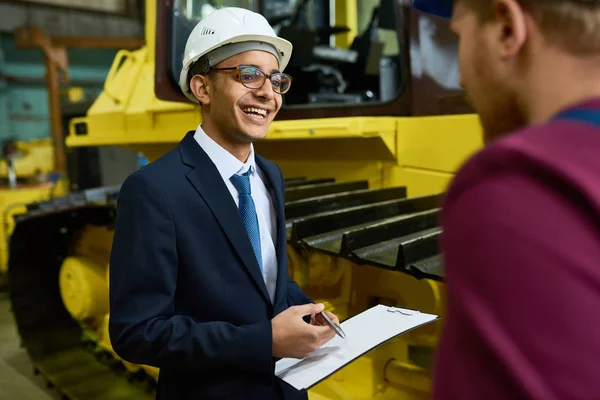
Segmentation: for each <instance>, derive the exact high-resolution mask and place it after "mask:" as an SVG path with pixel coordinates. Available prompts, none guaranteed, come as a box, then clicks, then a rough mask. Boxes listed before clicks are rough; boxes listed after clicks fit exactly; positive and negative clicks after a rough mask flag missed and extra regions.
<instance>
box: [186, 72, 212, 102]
mask: <svg viewBox="0 0 600 400" xmlns="http://www.w3.org/2000/svg"><path fill="white" fill-rule="evenodd" d="M212 89H213V88H212V82H211V81H210V79H209V78H208V77H207V76H205V75H194V76H193V77H192V79H191V80H190V90H191V91H192V93H193V94H194V96H196V98H197V99H198V101H199V102H200V104H201V105H203V106H206V105H208V104H210V94H211V93H212Z"/></svg>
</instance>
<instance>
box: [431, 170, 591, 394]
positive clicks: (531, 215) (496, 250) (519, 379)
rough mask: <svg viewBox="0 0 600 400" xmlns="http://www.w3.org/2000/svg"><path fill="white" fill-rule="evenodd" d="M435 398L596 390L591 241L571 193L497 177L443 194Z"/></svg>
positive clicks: (585, 216) (511, 174) (513, 174)
mask: <svg viewBox="0 0 600 400" xmlns="http://www.w3.org/2000/svg"><path fill="white" fill-rule="evenodd" d="M448 199H449V202H448V206H447V208H446V209H445V210H444V211H443V217H442V224H443V237H442V252H443V254H444V266H445V273H446V279H447V315H446V319H445V328H444V334H443V335H442V340H441V343H440V345H439V348H438V355H439V356H438V362H437V369H436V375H437V378H436V384H435V392H436V393H437V395H436V397H435V398H436V399H441V398H463V399H475V398H477V399H480V398H485V399H505V398H511V399H520V398H531V399H533V398H535V399H547V400H552V399H563V398H570V399H584V398H588V396H590V394H591V393H599V392H600V382H599V380H598V376H597V373H598V367H599V366H600V364H599V363H598V360H600V340H599V339H598V338H600V323H598V322H597V318H596V317H597V315H598V312H599V311H600V308H599V307H600V306H599V304H600V269H599V267H598V266H599V265H600V264H599V263H598V260H600V245H599V243H600V237H599V229H598V227H597V224H596V223H595V222H594V221H593V219H592V218H590V217H589V213H587V212H586V207H585V206H584V203H583V202H582V201H581V198H580V197H579V196H575V195H574V194H572V193H571V192H569V191H568V190H565V189H561V186H559V185H557V184H556V182H545V181H543V180H541V178H538V177H534V176H533V175H529V174H527V173H524V172H518V171H504V172H502V173H497V174H494V175H493V176H489V177H486V178H485V179H482V180H479V181H478V182H477V183H475V184H473V185H471V186H468V187H466V188H463V190H462V191H461V193H454V194H452V193H451V192H450V193H449V196H448Z"/></svg>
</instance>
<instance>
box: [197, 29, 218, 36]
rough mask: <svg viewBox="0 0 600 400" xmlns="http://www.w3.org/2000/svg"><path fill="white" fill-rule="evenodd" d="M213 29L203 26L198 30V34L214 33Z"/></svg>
mask: <svg viewBox="0 0 600 400" xmlns="http://www.w3.org/2000/svg"><path fill="white" fill-rule="evenodd" d="M214 34H215V31H213V30H212V29H210V28H204V29H202V32H200V35H214Z"/></svg>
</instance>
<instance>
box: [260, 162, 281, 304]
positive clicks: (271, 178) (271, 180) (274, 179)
mask: <svg viewBox="0 0 600 400" xmlns="http://www.w3.org/2000/svg"><path fill="white" fill-rule="evenodd" d="M255 159H256V163H257V165H258V166H259V167H260V168H261V169H262V170H263V172H264V173H265V176H266V177H267V180H268V182H265V184H266V185H267V188H268V189H269V190H270V192H271V196H272V198H273V200H274V203H275V204H274V206H275V210H276V212H277V243H276V244H275V246H276V249H277V286H276V289H275V301H274V305H275V309H277V305H278V304H279V302H280V301H281V300H283V295H284V294H285V293H286V290H287V276H288V271H287V251H286V250H287V236H286V229H285V211H284V210H285V208H284V207H285V198H284V188H283V185H282V182H281V177H280V174H279V171H278V170H277V168H276V167H275V165H274V164H272V163H269V162H267V161H266V160H264V159H263V158H262V157H260V156H258V155H257V156H255Z"/></svg>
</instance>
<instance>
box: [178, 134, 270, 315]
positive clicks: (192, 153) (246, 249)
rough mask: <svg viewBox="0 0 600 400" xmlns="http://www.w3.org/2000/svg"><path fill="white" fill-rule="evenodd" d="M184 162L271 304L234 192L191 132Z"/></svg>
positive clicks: (186, 140) (185, 143)
mask: <svg viewBox="0 0 600 400" xmlns="http://www.w3.org/2000/svg"><path fill="white" fill-rule="evenodd" d="M180 149H181V154H182V161H183V162H184V164H187V165H189V166H190V167H192V169H191V170H190V171H189V172H188V173H187V174H186V177H187V179H188V181H189V182H190V183H191V184H192V186H193V187H194V188H195V189H196V191H197V192H198V194H199V195H200V196H201V197H202V198H203V199H204V201H205V202H206V204H207V205H208V207H209V208H210V209H211V211H212V213H213V214H214V216H215V218H216V219H217V221H218V222H219V224H220V226H221V228H222V229H223V231H224V232H225V234H226V235H227V237H228V238H229V241H230V242H231V245H232V246H233V248H234V249H235V251H236V252H237V253H238V255H239V256H240V258H241V259H242V262H243V264H244V266H245V267H246V269H247V270H248V272H249V273H250V275H251V276H252V278H253V280H254V282H255V283H256V285H257V286H258V289H259V291H260V292H261V293H262V295H263V297H264V298H265V300H266V301H267V302H268V303H269V304H270V303H271V300H270V298H269V295H268V293H267V287H266V285H265V282H264V280H263V277H262V275H261V272H260V266H259V265H258V262H257V261H256V256H255V255H254V250H253V249H252V245H251V243H250V239H249V238H248V235H247V233H246V228H245V227H244V224H243V223H242V221H241V219H240V217H239V213H238V208H237V206H236V205H235V202H234V200H233V199H232V198H231V193H230V192H229V189H227V186H226V185H225V183H224V182H223V179H222V178H221V175H220V174H219V171H218V170H217V168H216V167H215V165H214V164H213V163H212V161H211V160H210V158H209V157H208V155H207V154H206V153H205V152H204V150H202V148H201V147H200V145H199V144H198V143H197V142H196V140H195V139H194V137H193V132H189V133H188V134H187V135H186V137H185V138H184V139H183V141H182V142H181V144H180Z"/></svg>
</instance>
